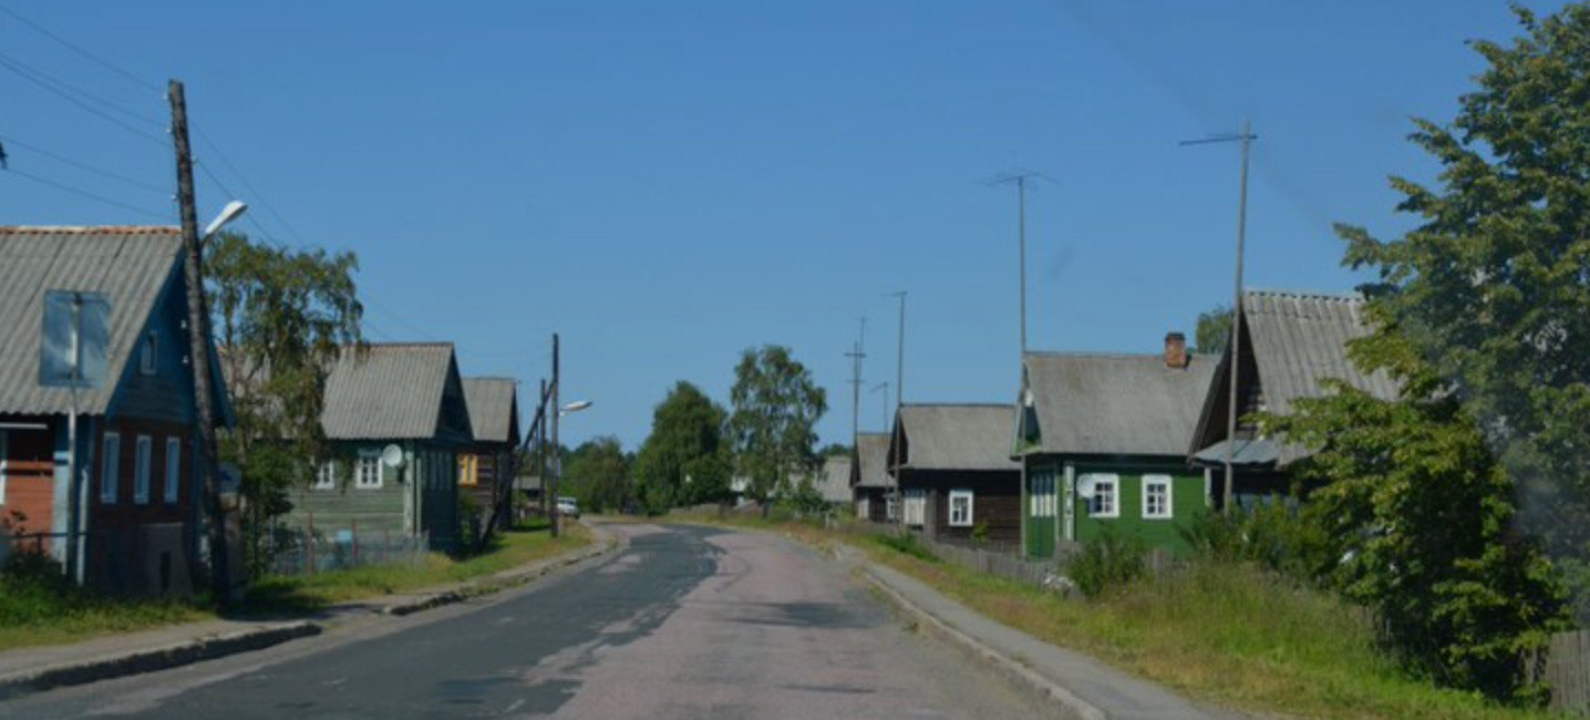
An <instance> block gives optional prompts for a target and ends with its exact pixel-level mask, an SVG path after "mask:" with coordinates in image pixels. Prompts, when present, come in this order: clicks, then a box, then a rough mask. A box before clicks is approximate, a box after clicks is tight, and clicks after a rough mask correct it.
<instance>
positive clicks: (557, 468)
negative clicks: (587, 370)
mask: <svg viewBox="0 0 1590 720" xmlns="http://www.w3.org/2000/svg"><path fill="white" fill-rule="evenodd" d="M562 384H563V383H562V378H561V377H560V376H559V375H558V334H557V333H552V473H551V475H552V514H551V516H550V517H551V518H552V537H557V536H558V532H559V527H558V525H559V522H558V521H559V516H560V515H561V513H559V512H558V486H559V484H560V483H561V481H562V480H563V457H562V452H561V451H560V450H559V449H558V416H559V415H562V414H563V406H562V405H561V404H559V403H558V389H559V388H560V387H561V386H562Z"/></svg>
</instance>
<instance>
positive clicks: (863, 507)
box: [856, 498, 872, 520]
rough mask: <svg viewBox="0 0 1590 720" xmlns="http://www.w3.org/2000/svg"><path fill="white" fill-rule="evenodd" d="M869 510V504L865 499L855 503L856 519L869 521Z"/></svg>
mask: <svg viewBox="0 0 1590 720" xmlns="http://www.w3.org/2000/svg"><path fill="white" fill-rule="evenodd" d="M870 508H871V502H870V501H869V500H868V499H867V498H862V499H860V500H857V501H856V519H857V520H869V519H871V518H872V515H871V512H870Z"/></svg>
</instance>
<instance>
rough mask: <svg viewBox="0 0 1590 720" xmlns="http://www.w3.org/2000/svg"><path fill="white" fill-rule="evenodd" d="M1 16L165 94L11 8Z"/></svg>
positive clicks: (2, 8)
mask: <svg viewBox="0 0 1590 720" xmlns="http://www.w3.org/2000/svg"><path fill="white" fill-rule="evenodd" d="M0 14H4V15H8V16H10V17H11V19H13V20H16V21H17V22H20V23H22V24H23V25H26V26H28V27H30V28H33V30H34V31H35V32H37V33H39V34H40V35H43V36H45V37H47V38H49V39H51V40H54V41H55V42H57V43H60V44H61V45H63V46H65V47H66V48H67V49H69V50H71V51H72V52H75V53H77V54H78V55H81V56H83V57H85V58H87V59H89V60H90V61H92V62H94V63H95V64H97V65H99V66H100V67H103V68H105V69H106V70H109V71H111V72H113V73H116V74H117V75H120V76H121V77H123V78H125V79H127V80H130V81H132V82H133V83H135V84H137V85H138V86H139V87H142V88H145V89H149V90H154V91H156V92H165V88H162V87H160V86H159V85H156V84H154V83H151V82H149V81H147V80H145V79H143V78H141V77H138V76H137V75H134V74H133V73H131V72H128V71H127V70H125V69H123V68H121V67H120V66H118V65H116V64H115V63H112V62H111V61H109V60H106V59H104V58H102V57H100V56H98V55H95V54H94V53H92V52H89V51H88V50H87V49H85V48H83V47H81V46H79V45H77V44H76V43H73V42H71V41H70V40H67V39H66V38H63V37H61V36H59V35H56V34H55V33H53V32H50V31H49V30H48V29H46V28H45V27H44V26H42V25H40V24H38V23H36V22H33V21H32V20H29V19H28V18H26V17H23V16H22V15H20V14H18V13H17V12H16V11H15V10H12V9H11V8H8V7H6V6H4V5H0Z"/></svg>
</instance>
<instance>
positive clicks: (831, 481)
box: [790, 454, 852, 507]
mask: <svg viewBox="0 0 1590 720" xmlns="http://www.w3.org/2000/svg"><path fill="white" fill-rule="evenodd" d="M851 462H852V460H851V457H850V455H848V454H847V455H830V456H828V457H825V458H823V459H822V464H821V465H819V466H818V467H817V470H816V471H815V472H813V473H810V474H808V473H806V472H801V473H798V474H796V475H794V476H793V477H791V478H790V480H791V482H792V483H793V484H794V485H795V486H796V487H801V486H803V485H809V486H810V487H811V489H812V490H813V491H815V492H816V493H817V494H818V495H819V496H820V497H822V499H823V502H825V503H828V504H829V505H830V506H834V507H837V506H840V505H849V504H850V502H851V500H852V494H851V490H850V465H851Z"/></svg>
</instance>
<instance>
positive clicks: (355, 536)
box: [349, 520, 359, 567]
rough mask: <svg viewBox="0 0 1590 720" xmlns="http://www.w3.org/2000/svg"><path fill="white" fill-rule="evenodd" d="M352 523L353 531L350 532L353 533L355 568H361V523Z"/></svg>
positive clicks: (353, 521)
mask: <svg viewBox="0 0 1590 720" xmlns="http://www.w3.org/2000/svg"><path fill="white" fill-rule="evenodd" d="M350 522H351V523H352V527H353V529H352V530H350V531H349V532H351V533H353V567H359V521H358V520H352V521H350Z"/></svg>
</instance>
